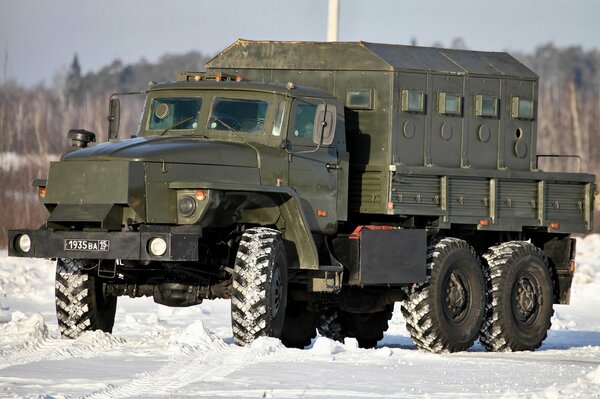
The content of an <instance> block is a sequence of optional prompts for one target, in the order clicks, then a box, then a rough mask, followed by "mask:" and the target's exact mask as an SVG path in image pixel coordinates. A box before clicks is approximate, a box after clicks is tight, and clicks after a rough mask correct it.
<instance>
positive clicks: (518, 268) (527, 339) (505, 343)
mask: <svg viewBox="0 0 600 399" xmlns="http://www.w3.org/2000/svg"><path fill="white" fill-rule="evenodd" d="M484 258H485V259H486V261H487V263H488V266H489V270H490V273H489V277H488V280H487V289H488V291H489V301H488V305H487V310H486V317H485V322H484V324H483V327H482V328H481V336H480V339H479V340H480V342H481V344H482V345H483V346H484V347H485V349H486V350H488V351H494V352H510V351H524V350H534V349H537V348H539V347H540V346H541V345H542V342H543V341H544V339H546V336H547V331H548V329H549V328H550V324H551V323H550V319H551V318H552V315H553V314H554V310H553V308H552V304H553V299H554V298H553V294H552V293H553V285H552V276H551V275H550V269H549V267H548V262H547V261H546V258H545V257H544V255H543V253H542V251H541V250H540V249H539V248H537V247H536V246H535V245H533V244H531V243H528V242H524V241H511V242H506V243H503V244H500V245H497V246H495V247H491V248H490V249H489V251H488V253H487V254H486V255H484Z"/></svg>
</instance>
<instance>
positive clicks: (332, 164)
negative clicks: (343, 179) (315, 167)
mask: <svg viewBox="0 0 600 399" xmlns="http://www.w3.org/2000/svg"><path fill="white" fill-rule="evenodd" d="M325 167H326V168H327V170H338V169H339V168H340V165H338V164H337V163H336V162H327V163H326V164H325Z"/></svg>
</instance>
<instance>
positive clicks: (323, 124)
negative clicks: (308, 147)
mask: <svg viewBox="0 0 600 399" xmlns="http://www.w3.org/2000/svg"><path fill="white" fill-rule="evenodd" d="M336 117H337V113H336V107H335V105H332V104H319V105H318V106H317V112H315V129H314V130H313V143H315V144H317V145H331V143H333V136H335V122H336Z"/></svg>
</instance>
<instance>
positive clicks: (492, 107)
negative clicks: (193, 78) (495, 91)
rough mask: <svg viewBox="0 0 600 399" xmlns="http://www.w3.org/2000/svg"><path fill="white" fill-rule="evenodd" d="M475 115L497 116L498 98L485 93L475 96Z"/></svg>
mask: <svg viewBox="0 0 600 399" xmlns="http://www.w3.org/2000/svg"><path fill="white" fill-rule="evenodd" d="M475 116H479V117H488V118H494V117H498V98H497V97H494V96H489V95H485V94H477V95H476V96H475Z"/></svg>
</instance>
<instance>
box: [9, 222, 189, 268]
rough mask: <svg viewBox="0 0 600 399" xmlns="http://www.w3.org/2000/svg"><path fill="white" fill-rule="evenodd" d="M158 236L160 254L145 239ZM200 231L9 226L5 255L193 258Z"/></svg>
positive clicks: (146, 259) (143, 258)
mask: <svg viewBox="0 0 600 399" xmlns="http://www.w3.org/2000/svg"><path fill="white" fill-rule="evenodd" d="M23 234H27V235H28V236H29V237H30V239H31V248H30V249H29V251H27V252H24V251H22V250H20V249H19V246H18V245H17V240H18V238H19V236H21V235H23ZM157 237H160V238H162V239H164V240H165V242H166V243H167V249H166V251H165V253H164V254H163V255H161V256H154V255H152V254H151V253H150V251H149V242H150V240H152V239H153V238H157ZM68 240H82V241H85V240H87V241H102V242H103V243H106V241H108V246H106V245H102V247H101V248H100V249H101V250H85V251H83V250H72V249H68V247H69V246H68V245H67V244H66V243H67V241H68ZM199 240H200V234H197V233H173V232H163V231H160V232H158V231H157V232H153V231H144V232H88V231H53V230H46V229H39V230H9V231H8V243H9V244H8V255H9V256H18V257H29V258H76V259H123V260H142V261H190V262H193V261H197V260H198V246H199Z"/></svg>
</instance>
